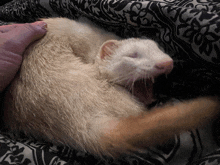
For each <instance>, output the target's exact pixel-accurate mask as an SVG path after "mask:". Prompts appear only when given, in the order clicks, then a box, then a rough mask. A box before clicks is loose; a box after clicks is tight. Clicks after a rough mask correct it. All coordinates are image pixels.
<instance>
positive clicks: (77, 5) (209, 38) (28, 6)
mask: <svg viewBox="0 0 220 165" xmlns="http://www.w3.org/2000/svg"><path fill="white" fill-rule="evenodd" d="M5 2H6V1H4V0H3V1H1V2H0V5H2V6H0V25H4V24H8V23H9V22H19V23H26V22H33V21H35V20H37V18H42V17H57V16H62V17H68V18H70V19H75V18H77V17H79V16H81V15H84V16H86V17H88V18H89V19H91V20H93V21H94V23H96V24H98V25H100V26H101V27H103V28H105V29H106V30H109V31H112V32H114V33H116V34H118V35H119V36H121V37H124V38H127V37H148V38H152V39H154V40H155V41H157V42H158V43H159V44H160V45H161V46H163V47H164V49H165V51H166V52H167V53H168V54H170V55H171V56H172V58H173V59H174V60H175V67H174V70H173V71H172V73H171V74H170V75H169V76H168V78H165V77H160V78H158V81H157V82H156V83H155V94H156V95H157V96H158V98H159V102H163V101H166V100H169V99H170V98H176V99H190V98H194V97H199V96H205V95H212V96H213V95H218V96H220V95H219V94H220V72H219V71H220V2H219V1H218V0H13V1H11V2H9V3H6V4H5V5H3V4H4V3H5ZM218 128H219V124H218V122H216V123H215V124H214V125H213V126H210V127H209V128H208V129H207V130H206V131H203V130H193V131H190V132H187V133H185V134H182V135H176V136H175V137H173V139H171V140H170V141H169V142H168V143H167V145H164V146H158V147H156V148H153V149H149V150H148V151H146V153H144V154H138V156H133V157H131V156H130V157H124V158H122V159H120V160H114V161H113V160H109V159H108V160H106V161H101V160H100V159H97V158H94V157H93V156H91V155H89V154H86V153H82V152H78V151H74V150H71V149H69V148H67V147H57V146H54V145H52V144H48V143H39V142H36V141H32V140H30V139H27V138H25V137H24V138H23V139H20V140H17V141H16V142H15V141H12V140H10V139H9V138H8V137H7V135H4V136H3V135H2V136H1V137H0V143H1V145H0V147H1V148H0V149H1V150H0V155H1V156H0V162H2V164H4V163H5V164H6V163H8V164H16V163H17V164H18V163H20V164H28V163H29V164H36V162H42V161H45V162H46V163H45V164H50V163H51V164H68V163H69V164H91V162H92V164H220V163H219V161H220V158H219V156H218V155H219V149H218V148H219V146H218V145H217V144H219V137H220V136H219V134H220V131H219V129H218ZM204 132H205V133H204ZM213 135H214V136H213ZM213 137H214V140H213ZM9 151H10V152H9ZM25 153H32V154H29V155H27V154H25ZM16 161H17V162H16ZM24 162H25V163H24ZM49 162H50V163H49ZM39 164H41V163H39Z"/></svg>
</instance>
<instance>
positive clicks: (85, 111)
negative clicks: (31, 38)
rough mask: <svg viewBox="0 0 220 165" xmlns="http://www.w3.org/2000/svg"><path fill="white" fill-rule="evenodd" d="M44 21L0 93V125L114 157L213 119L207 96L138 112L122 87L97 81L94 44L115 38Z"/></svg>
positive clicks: (81, 25)
mask: <svg viewBox="0 0 220 165" xmlns="http://www.w3.org/2000/svg"><path fill="white" fill-rule="evenodd" d="M44 21H45V22H46V23H47V24H48V32H47V34H46V36H45V37H44V38H42V39H41V40H39V41H37V42H35V43H33V44H32V45H31V46H29V48H28V49H27V50H26V52H25V54H24V61H23V63H22V66H21V69H20V71H19V73H18V74H17V76H16V78H15V80H14V81H13V82H12V84H11V86H10V87H9V89H8V91H7V92H6V96H5V102H4V121H5V124H6V125H7V127H8V128H9V129H10V130H11V131H13V132H17V133H19V132H20V131H23V132H24V133H25V134H26V135H33V136H34V137H36V138H37V139H44V140H48V141H51V142H54V143H56V144H58V145H68V146H71V147H73V148H76V149H80V150H83V151H88V152H91V153H93V154H95V155H111V156H116V155H117V154H118V153H128V152H130V151H133V150H137V149H138V148H145V147H149V146H150V145H152V144H158V143H161V142H164V141H165V140H166V139H167V138H169V137H170V136H172V135H173V134H174V133H178V132H181V131H184V130H188V129H191V128H194V127H197V126H198V125H200V124H201V123H205V122H207V121H209V119H210V118H213V116H215V115H216V114H217V112H218V108H219V105H218V102H217V101H215V100H214V99H210V98H202V99H198V100H195V101H192V102H189V103H187V104H179V105H176V106H171V107H170V108H164V109H163V108H161V109H158V110H155V111H151V112H146V111H145V110H146V109H145V108H144V107H143V106H142V104H140V103H139V102H138V101H137V100H135V99H134V98H133V97H132V96H131V94H130V93H128V92H127V91H126V90H125V89H124V88H122V87H120V86H117V85H112V84H109V83H108V82H107V80H106V79H103V78H102V77H100V73H99V70H98V69H97V67H96V65H95V64H94V62H95V57H96V55H97V52H98V51H99V48H100V46H101V45H102V44H103V43H104V42H105V41H106V40H109V39H118V37H116V36H115V35H113V34H110V33H106V32H104V31H102V30H100V29H98V28H97V27H95V26H93V25H91V24H89V25H87V24H86V25H85V24H84V23H83V22H76V21H72V20H68V19H64V18H54V19H45V20H44ZM85 32H86V33H85ZM200 110H201V111H200ZM159 112H161V113H159ZM172 113H173V114H172ZM189 116H190V118H189ZM205 116H208V117H207V118H206V117H205ZM193 117H194V118H195V117H200V118H201V120H193ZM178 120H180V121H181V122H180V124H177V125H176V127H175V125H173V123H174V122H177V121H178ZM187 121H189V124H187ZM163 137H164V138H163ZM140 143H141V145H140Z"/></svg>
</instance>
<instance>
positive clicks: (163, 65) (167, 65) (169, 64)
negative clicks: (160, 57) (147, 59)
mask: <svg viewBox="0 0 220 165" xmlns="http://www.w3.org/2000/svg"><path fill="white" fill-rule="evenodd" d="M155 68H157V69H158V70H161V71H163V72H164V73H165V74H168V73H170V72H171V71H172V69H173V60H169V61H165V62H159V63H157V64H155Z"/></svg>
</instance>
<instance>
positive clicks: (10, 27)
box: [0, 24, 17, 33]
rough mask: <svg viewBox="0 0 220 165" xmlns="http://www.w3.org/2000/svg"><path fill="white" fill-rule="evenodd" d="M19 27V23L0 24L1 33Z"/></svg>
mask: <svg viewBox="0 0 220 165" xmlns="http://www.w3.org/2000/svg"><path fill="white" fill-rule="evenodd" d="M16 27H17V24H13V25H2V26H0V33H6V32H9V31H10V30H12V29H14V28H16Z"/></svg>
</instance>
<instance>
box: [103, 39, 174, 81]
mask: <svg viewBox="0 0 220 165" xmlns="http://www.w3.org/2000/svg"><path fill="white" fill-rule="evenodd" d="M99 58H100V61H101V65H100V66H101V67H100V70H101V72H102V73H104V74H107V75H108V78H109V79H110V81H113V82H115V83H117V84H120V85H129V84H132V83H133V82H135V81H136V80H139V79H151V80H153V79H154V78H155V77H157V76H159V75H161V74H169V73H170V72H171V71H172V69H173V60H172V58H171V57H170V56H168V55H167V54H166V53H164V52H163V51H162V50H161V49H160V48H159V47H158V45H157V44H156V42H154V41H152V40H148V39H127V40H121V41H117V40H109V41H106V42H105V43H104V44H103V45H102V46H101V49H100V53H99Z"/></svg>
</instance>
